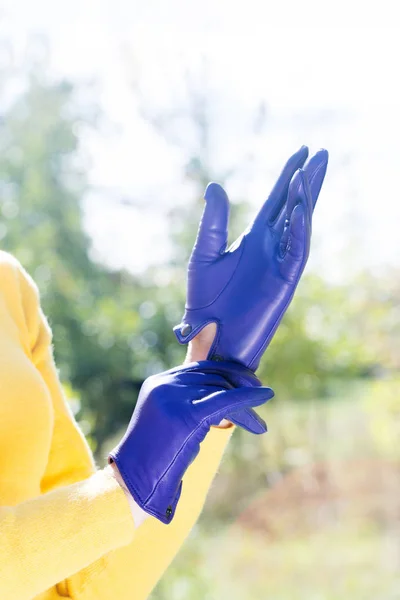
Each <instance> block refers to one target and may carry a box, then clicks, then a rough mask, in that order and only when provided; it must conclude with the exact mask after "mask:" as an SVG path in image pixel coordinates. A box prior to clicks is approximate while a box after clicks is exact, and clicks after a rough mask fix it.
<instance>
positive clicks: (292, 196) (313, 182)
mask: <svg viewBox="0 0 400 600" xmlns="http://www.w3.org/2000/svg"><path fill="white" fill-rule="evenodd" d="M327 166H328V153H327V151H326V150H319V151H318V152H317V153H316V154H314V155H313V156H312V157H311V158H309V159H308V160H307V162H306V164H305V165H304V167H303V169H302V170H303V171H304V173H305V174H306V175H307V178H308V181H309V184H310V196H309V198H308V199H307V202H310V211H309V214H310V216H311V217H312V213H313V210H314V207H315V204H316V202H317V200H318V195H319V193H320V191H321V187H322V184H323V182H324V178H325V173H326V169H327ZM295 178H298V175H297V172H296V173H295V174H294V176H293V178H292V180H291V182H290V185H289V191H288V195H287V202H286V205H285V206H284V210H282V211H281V213H280V215H279V217H278V218H277V219H276V221H275V223H274V230H275V231H276V232H278V234H279V233H281V232H282V231H283V230H284V228H285V225H287V220H288V218H289V216H290V215H291V214H292V212H293V209H294V207H295V206H296V204H297V202H298V194H297V193H296V189H295V185H296V180H295Z"/></svg>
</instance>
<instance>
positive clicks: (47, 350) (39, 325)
mask: <svg viewBox="0 0 400 600" xmlns="http://www.w3.org/2000/svg"><path fill="white" fill-rule="evenodd" d="M0 280H1V294H0V302H1V309H2V310H1V323H0V325H1V336H2V339H1V351H2V353H4V356H3V355H2V356H1V357H0V358H1V360H2V361H3V360H4V361H5V364H9V365H11V364H12V365H14V366H13V369H14V368H15V373H16V377H18V379H17V380H14V381H13V379H12V377H9V376H8V373H7V372H6V371H4V372H3V373H2V381H0V384H1V385H0V389H1V405H0V408H1V407H2V410H1V411H0V414H1V415H2V419H6V421H5V422H6V423H7V422H10V423H12V425H11V428H10V429H9V430H7V428H4V427H3V433H2V435H3V436H6V437H7V438H9V439H8V443H7V446H4V443H3V446H4V447H7V448H8V451H9V453H10V455H9V456H7V455H6V454H4V452H3V454H2V456H1V458H0V478H3V477H4V476H6V477H10V476H11V475H12V476H13V477H14V478H15V481H16V482H17V484H18V481H20V482H21V486H20V487H21V488H22V487H23V485H24V482H25V481H26V480H27V479H29V478H30V479H31V478H32V473H25V472H20V473H19V472H18V471H14V472H13V473H10V471H9V469H8V467H9V465H10V464H14V463H15V465H16V467H15V468H17V465H18V461H17V460H16V459H15V453H18V452H19V451H21V452H22V451H23V452H24V453H25V454H26V452H29V444H30V440H29V437H25V438H21V435H20V431H19V429H18V415H16V414H14V413H13V410H14V411H15V410H16V409H17V410H20V409H21V410H24V409H23V405H22V404H21V403H22V399H24V401H25V402H26V408H27V409H28V410H29V412H31V411H32V409H31V408H30V406H31V405H32V404H33V405H34V404H35V403H36V402H37V403H38V405H41V406H44V407H45V406H50V405H51V404H53V406H54V412H55V413H56V414H55V418H54V421H53V420H50V421H49V423H50V424H51V423H53V426H54V431H53V443H52V448H51V452H50V460H49V463H48V470H47V472H46V473H45V474H44V478H43V482H42V489H43V491H47V488H48V487H49V486H50V484H51V482H54V481H55V480H56V479H57V480H58V487H59V489H56V490H53V491H51V492H49V493H43V494H42V495H40V493H38V496H37V497H33V498H32V499H28V500H26V501H22V500H21V501H19V502H17V503H16V505H13V502H12V499H11V497H10V500H9V502H7V500H5V498H6V496H7V494H6V495H5V496H4V495H3V498H1V497H0V504H1V506H0V597H1V598H4V599H7V600H32V598H34V597H35V596H36V595H37V594H40V593H42V592H44V591H45V590H47V589H48V588H50V587H53V586H56V585H57V584H58V582H61V581H62V580H64V579H66V578H68V577H69V576H70V575H72V574H74V573H76V572H77V571H79V570H82V569H83V568H85V567H87V566H89V565H90V566H92V568H95V569H96V570H101V568H103V566H104V565H103V560H104V559H103V558H102V557H104V556H105V555H106V554H107V553H109V552H110V551H111V550H114V549H115V548H118V547H120V546H121V545H123V544H128V543H129V542H131V541H132V539H133V535H134V523H133V519H132V516H131V512H130V508H129V504H128V502H127V499H126V496H125V494H124V492H123V490H122V489H121V488H120V486H119V484H118V483H117V482H116V480H115V479H114V477H113V476H112V474H111V472H110V471H109V469H106V470H104V471H99V472H98V473H94V465H93V460H92V458H91V455H90V452H89V451H88V449H87V446H86V443H85V441H84V439H83V436H82V435H81V433H80V432H79V429H78V428H77V426H76V424H75V423H74V421H73V419H72V417H71V414H70V413H69V411H68V409H67V406H66V404H65V402H64V401H63V398H62V393H61V386H60V385H59V383H58V378H57V373H56V370H55V367H54V363H53V359H52V353H51V346H50V334H49V329H48V326H47V324H46V322H45V319H44V318H43V316H42V314H41V312H40V310H39V308H38V306H39V303H38V294H37V290H36V287H35V286H34V284H33V282H32V281H31V280H30V278H29V277H28V276H27V275H26V273H25V272H24V271H23V270H22V268H21V267H20V265H19V264H18V263H17V261H16V260H15V259H13V258H12V257H10V256H9V255H5V253H0ZM32 361H33V362H34V363H35V364H36V366H37V369H38V372H39V373H40V374H41V375H42V377H43V382H42V383H37V384H36V383H35V386H34V388H31V387H27V388H26V390H25V391H24V390H23V389H22V388H21V386H22V387H23V385H24V381H26V382H29V381H32V382H36V381H37V380H40V376H38V375H37V373H36V375H35V376H34V377H33V376H32V374H31V375H30V373H31V371H32V369H33V366H32ZM14 363H16V364H14ZM4 379H5V380H7V381H5V380H4ZM28 386H29V383H28ZM16 393H18V398H20V399H21V400H20V402H19V403H17V404H16V403H15V400H16V398H17V395H16ZM15 406H17V408H14V407H15ZM18 407H19V408H18ZM2 425H3V426H4V422H3V423H2ZM39 426H40V425H39ZM36 434H37V435H38V436H42V432H41V431H36ZM33 435H35V430H33V431H32V436H33ZM44 435H45V434H43V436H44ZM43 436H42V437H43ZM3 441H4V439H3ZM20 444H25V447H24V448H22V447H21V445H20ZM62 446H65V450H64V451H63V452H60V453H59V452H58V450H57V449H60V448H61V447H62ZM66 455H68V457H69V458H68V459H67V458H66ZM6 467H7V469H6ZM35 468H36V466H35ZM5 473H6V475H5ZM79 479H85V481H77V480H79ZM73 481H77V482H76V483H72V482H73ZM1 483H2V487H3V488H5V489H7V481H4V480H2V481H1ZM39 484H40V480H39V481H38V482H37V488H38V490H39V489H40V487H39ZM68 484H70V485H68ZM17 488H18V485H17ZM4 500H5V501H4Z"/></svg>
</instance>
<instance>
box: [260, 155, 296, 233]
mask: <svg viewBox="0 0 400 600" xmlns="http://www.w3.org/2000/svg"><path fill="white" fill-rule="evenodd" d="M307 156H308V148H307V146H302V147H301V148H300V150H298V151H297V152H296V153H295V154H293V156H291V157H290V158H289V160H288V161H287V163H286V165H285V166H284V168H283V171H282V173H281V174H280V176H279V178H278V180H277V182H276V183H275V185H274V187H273V189H272V192H271V193H270V195H269V196H268V199H267V200H266V201H265V203H264V205H263V206H262V207H261V210H260V212H259V213H258V215H257V217H256V219H255V221H254V225H259V224H263V225H264V224H265V223H266V221H268V222H269V223H273V222H274V221H275V219H276V218H277V217H278V216H279V214H280V212H281V210H282V207H283V206H284V204H285V202H286V197H287V191H288V187H289V183H290V180H291V179H292V177H293V175H294V173H295V172H296V171H297V169H300V168H301V167H302V166H303V165H304V163H305V161H306V159H307Z"/></svg>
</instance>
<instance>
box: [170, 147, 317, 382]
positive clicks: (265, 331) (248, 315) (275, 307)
mask: <svg viewBox="0 0 400 600" xmlns="http://www.w3.org/2000/svg"><path fill="white" fill-rule="evenodd" d="M307 155H308V148H307V147H306V146H303V147H302V148H300V150H299V151H298V152H296V154H294V155H293V156H292V157H291V158H290V159H289V161H288V162H287V164H286V166H285V168H284V169H283V171H282V173H281V175H280V177H279V179H278V181H277V182H276V184H275V186H274V188H273V190H272V192H271V194H270V196H269V198H268V199H267V201H266V202H265V204H264V206H263V207H262V208H261V210H260V212H259V213H258V215H257V217H256V218H255V220H254V221H253V223H252V224H251V225H250V226H249V227H248V228H247V229H246V231H245V232H244V233H243V234H242V235H241V236H240V237H239V239H238V240H236V242H234V243H233V244H232V246H231V247H230V248H229V249H228V250H226V246H227V239H228V213H229V201H228V198H227V195H226V193H225V191H224V190H223V188H222V187H221V186H219V185H218V184H216V183H210V184H209V185H208V187H207V190H206V192H205V200H206V205H205V208H204V213H203V217H202V220H201V223H200V226H199V231H198V235H197V239H196V243H195V246H194V248H193V252H192V255H191V257H190V261H189V267H188V291H187V300H186V310H185V314H184V317H183V320H182V323H180V324H179V325H177V326H176V327H174V332H175V335H176V337H177V338H178V341H179V342H180V343H181V344H184V343H187V342H189V341H190V340H192V339H193V338H194V337H195V336H196V335H197V334H198V333H199V331H201V329H203V327H205V325H207V324H208V323H211V322H215V323H216V324H217V334H216V336H215V340H214V343H213V345H212V346H211V349H210V352H209V354H208V357H207V358H209V359H212V360H220V359H223V360H234V361H238V362H240V363H242V364H243V365H245V366H247V367H248V368H249V369H252V370H253V371H255V370H256V369H257V367H258V365H259V362H260V359H261V356H262V355H263V353H264V351H265V349H266V347H267V346H268V344H269V342H270V341H271V339H272V336H273V334H274V333H275V330H276V328H277V327H278V325H279V322H280V321H281V319H282V317H283V315H284V313H285V311H286V309H287V308H288V306H289V303H290V301H291V299H292V297H293V294H294V292H295V290H296V287H297V284H298V282H299V279H300V276H301V274H302V272H303V270H304V267H305V264H306V262H307V258H308V254H309V249H310V238H311V221H312V213H313V210H314V206H315V203H316V201H317V199H318V195H319V192H320V190H321V186H322V183H323V181H324V177H325V173H326V168H327V164H328V153H327V151H326V150H320V151H319V152H317V153H316V154H315V155H314V156H313V157H312V158H311V159H310V160H309V161H308V162H307V163H306V164H305V161H306V159H307Z"/></svg>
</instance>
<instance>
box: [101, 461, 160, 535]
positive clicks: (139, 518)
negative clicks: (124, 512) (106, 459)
mask: <svg viewBox="0 0 400 600" xmlns="http://www.w3.org/2000/svg"><path fill="white" fill-rule="evenodd" d="M106 468H108V469H111V471H112V473H113V476H114V478H115V479H116V480H117V481H118V483H119V485H120V486H121V488H122V489H123V491H124V494H125V496H126V498H127V500H128V503H129V508H130V509H131V514H132V517H133V521H134V523H135V527H136V528H138V527H139V525H141V524H142V523H143V521H145V520H146V519H147V517H149V516H150V515H149V514H148V513H147V512H146V511H144V510H143V509H142V508H141V507H140V506H139V505H138V504H137V503H136V502H135V500H134V499H133V498H132V495H131V494H130V492H129V490H128V488H127V487H126V485H125V482H124V480H123V479H122V476H121V473H120V472H119V470H118V467H117V465H116V464H115V463H114V462H112V463H110V464H109V465H108V467H106Z"/></svg>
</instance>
